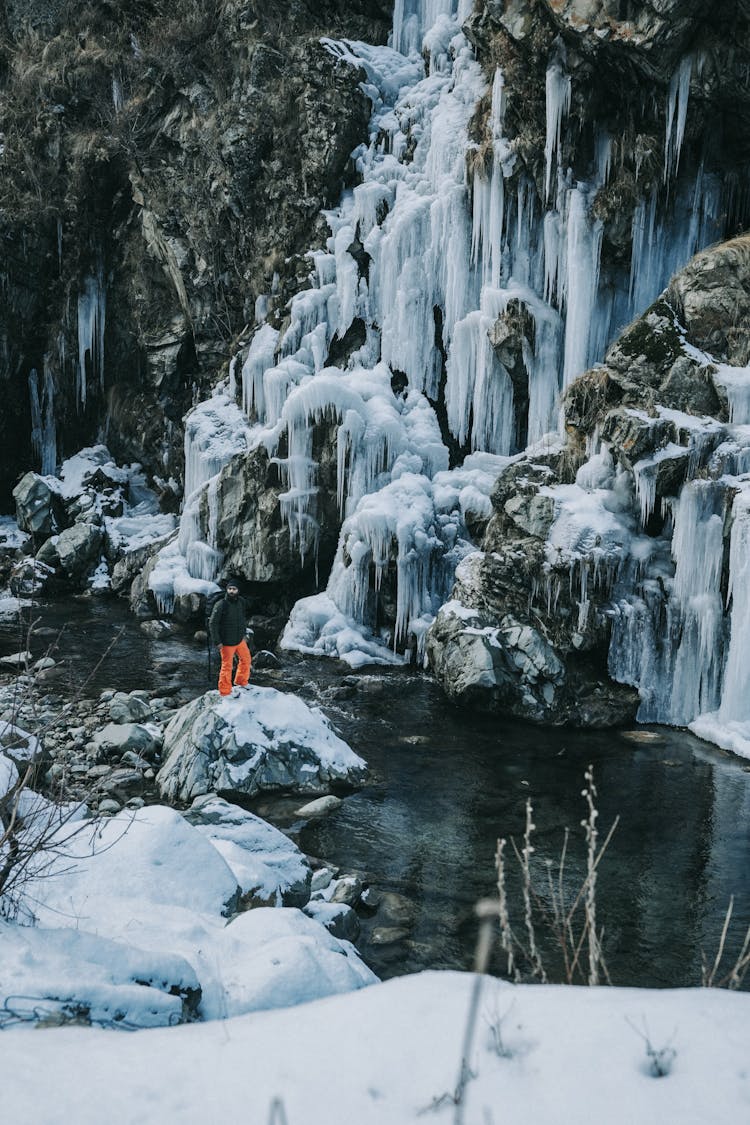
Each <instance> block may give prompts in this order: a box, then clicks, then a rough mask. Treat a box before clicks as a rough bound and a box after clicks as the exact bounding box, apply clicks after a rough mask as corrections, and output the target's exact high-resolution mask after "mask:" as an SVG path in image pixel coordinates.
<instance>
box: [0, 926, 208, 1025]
mask: <svg viewBox="0 0 750 1125" xmlns="http://www.w3.org/2000/svg"><path fill="white" fill-rule="evenodd" d="M0 946H1V947H2V955H3V980H2V985H0V1012H1V1013H2V1014H1V1015H0V1027H3V1025H4V1024H5V1023H7V1024H8V1025H9V1026H10V1025H12V1024H14V1023H16V1022H19V1023H29V1024H31V1023H44V1024H49V1025H53V1024H57V1023H60V1024H64V1023H70V1022H75V1023H86V1024H88V1023H91V1024H100V1025H103V1026H113V1027H119V1028H133V1027H165V1026H170V1025H172V1024H175V1023H182V1022H183V1021H184V1020H186V1019H190V1018H194V1016H195V1012H196V1009H197V1005H198V1001H199V1000H200V994H201V990H200V985H199V984H198V978H197V977H196V975H195V972H194V971H193V969H192V967H191V966H190V965H189V964H188V962H187V961H186V960H185V959H184V958H183V957H180V956H178V955H177V954H174V953H169V952H167V951H160V952H158V953H154V952H151V951H146V950H142V949H138V948H137V947H136V946H133V945H124V944H122V943H120V942H117V941H110V940H109V939H108V938H104V937H100V936H99V935H97V934H87V933H83V932H80V931H78V930H73V929H53V930H48V929H39V928H37V927H35V926H16V925H13V924H11V923H8V922H0Z"/></svg>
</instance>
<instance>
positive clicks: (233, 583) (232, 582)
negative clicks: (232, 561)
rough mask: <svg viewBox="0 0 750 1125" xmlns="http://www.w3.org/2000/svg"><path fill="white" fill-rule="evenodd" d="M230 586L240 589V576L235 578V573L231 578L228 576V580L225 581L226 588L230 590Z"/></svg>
mask: <svg viewBox="0 0 750 1125" xmlns="http://www.w3.org/2000/svg"><path fill="white" fill-rule="evenodd" d="M230 586H236V587H237V589H238V590H239V588H240V581H239V579H238V578H235V576H234V575H233V574H230V575H229V578H227V580H226V582H225V583H224V588H225V589H227V590H228V589H229V587H230Z"/></svg>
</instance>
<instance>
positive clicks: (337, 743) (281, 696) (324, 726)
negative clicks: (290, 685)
mask: <svg viewBox="0 0 750 1125" xmlns="http://www.w3.org/2000/svg"><path fill="white" fill-rule="evenodd" d="M214 709H215V711H216V714H217V715H218V716H219V717H220V718H221V719H223V720H224V722H225V723H226V724H227V725H228V726H229V727H231V728H232V730H233V732H234V738H235V741H236V742H237V744H238V745H243V744H245V745H247V744H250V745H257V746H271V745H272V744H273V742H279V743H282V744H284V745H292V746H300V747H306V748H308V749H310V750H311V751H312V752H313V753H314V754H315V756H316V757H317V759H318V760H319V762H320V764H321V766H322V767H324V768H327V769H331V770H337V771H338V770H348V769H354V768H359V767H364V766H365V764H366V763H365V762H364V761H363V760H362V759H361V758H360V757H358V756H357V755H356V754H355V753H354V751H353V750H352V749H351V748H350V747H349V746H348V745H347V743H346V742H344V740H343V739H342V738H339V736H338V735H337V734H336V733H335V732H334V731H333V729H332V727H331V726H330V724H329V722H328V720H327V719H326V717H325V715H324V714H323V712H322V711H320V710H319V709H318V708H317V707H309V706H308V705H307V703H305V701H304V700H303V699H300V697H299V696H297V695H292V694H290V693H287V692H280V691H276V690H275V689H274V688H261V687H248V688H245V689H244V690H242V691H238V692H236V693H232V695H228V696H226V697H225V698H223V699H222V700H221V701H220V702H219V703H217V704H216V707H215V708H214Z"/></svg>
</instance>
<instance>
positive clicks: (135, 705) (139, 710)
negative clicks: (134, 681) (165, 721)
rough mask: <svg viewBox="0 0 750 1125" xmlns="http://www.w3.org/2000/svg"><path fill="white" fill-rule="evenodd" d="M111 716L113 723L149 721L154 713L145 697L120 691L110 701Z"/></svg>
mask: <svg viewBox="0 0 750 1125" xmlns="http://www.w3.org/2000/svg"><path fill="white" fill-rule="evenodd" d="M109 717H110V719H111V720H112V722H113V723H147V722H150V720H151V719H152V718H153V714H152V711H151V708H150V707H149V705H148V703H146V701H145V700H144V699H140V698H139V697H138V696H137V695H128V694H127V693H126V692H124V691H118V692H116V693H115V696H114V698H113V699H112V700H111V701H110V704H109Z"/></svg>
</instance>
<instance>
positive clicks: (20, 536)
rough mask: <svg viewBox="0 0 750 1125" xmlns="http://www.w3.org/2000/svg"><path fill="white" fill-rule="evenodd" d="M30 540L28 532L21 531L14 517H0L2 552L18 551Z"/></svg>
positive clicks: (0, 545) (0, 546)
mask: <svg viewBox="0 0 750 1125" xmlns="http://www.w3.org/2000/svg"><path fill="white" fill-rule="evenodd" d="M28 538H29V535H28V532H26V531H21V529H20V527H19V526H18V524H17V523H16V521H15V519H14V518H13V516H0V550H16V549H17V548H19V547H23V545H24V543H25V542H26V541H27V539H28Z"/></svg>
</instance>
